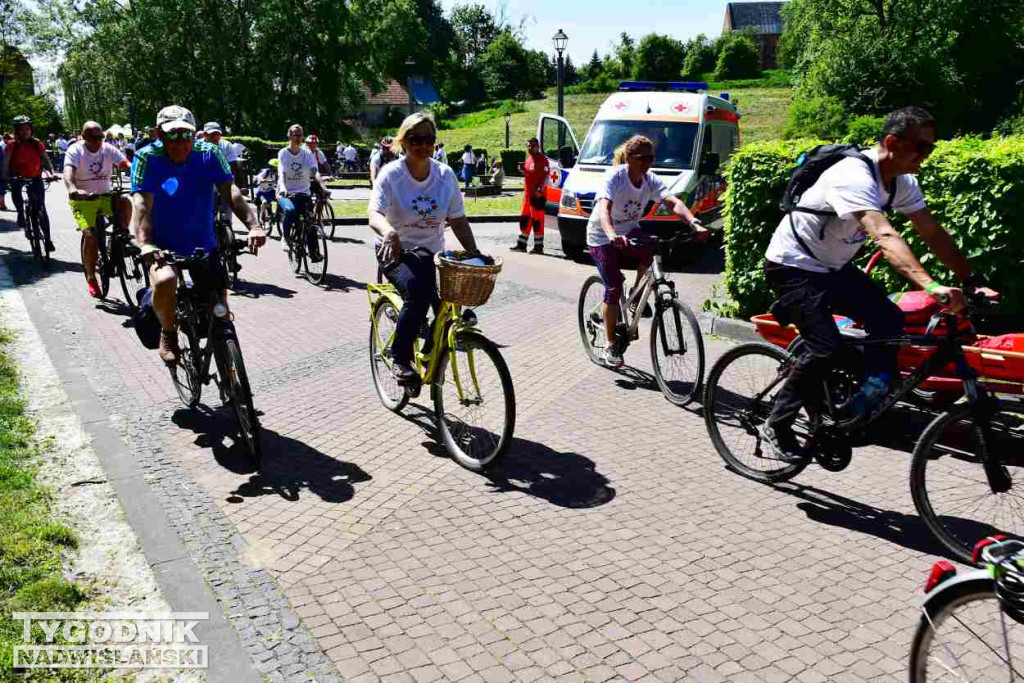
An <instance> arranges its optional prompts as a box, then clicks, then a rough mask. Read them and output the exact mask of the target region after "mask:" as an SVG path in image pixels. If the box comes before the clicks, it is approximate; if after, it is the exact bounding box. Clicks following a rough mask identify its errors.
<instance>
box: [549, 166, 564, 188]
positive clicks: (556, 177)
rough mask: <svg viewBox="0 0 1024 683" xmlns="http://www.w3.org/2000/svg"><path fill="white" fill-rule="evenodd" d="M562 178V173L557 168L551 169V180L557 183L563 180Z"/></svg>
mask: <svg viewBox="0 0 1024 683" xmlns="http://www.w3.org/2000/svg"><path fill="white" fill-rule="evenodd" d="M561 179H562V175H561V174H560V173H559V172H558V170H557V169H556V170H554V171H551V182H552V183H554V184H555V185H557V184H558V181H559V180H561Z"/></svg>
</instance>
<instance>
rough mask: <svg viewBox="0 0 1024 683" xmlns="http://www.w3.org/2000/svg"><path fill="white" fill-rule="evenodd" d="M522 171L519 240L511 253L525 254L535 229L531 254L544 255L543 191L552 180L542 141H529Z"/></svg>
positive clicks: (531, 139) (534, 139) (535, 139)
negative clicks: (542, 150) (541, 146)
mask: <svg viewBox="0 0 1024 683" xmlns="http://www.w3.org/2000/svg"><path fill="white" fill-rule="evenodd" d="M520 168H521V169H522V171H523V177H524V180H525V182H524V188H523V210H522V212H521V215H520V216H519V240H518V241H517V242H516V245H515V246H514V247H512V251H526V242H527V240H528V239H529V238H530V228H531V227H532V228H533V250H532V251H531V252H530V253H533V254H543V253H544V204H545V199H544V188H545V187H547V185H548V183H549V182H550V181H551V179H550V177H549V175H548V174H549V173H550V172H551V169H550V168H548V158H547V157H546V156H544V153H543V152H541V151H540V140H538V139H537V138H530V139H529V140H527V141H526V163H524V164H522V166H520Z"/></svg>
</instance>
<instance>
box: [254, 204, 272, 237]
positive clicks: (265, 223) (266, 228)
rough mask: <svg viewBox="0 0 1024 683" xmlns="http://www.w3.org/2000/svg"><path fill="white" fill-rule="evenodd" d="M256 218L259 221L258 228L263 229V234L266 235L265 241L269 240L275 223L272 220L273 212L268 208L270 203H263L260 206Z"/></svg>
mask: <svg viewBox="0 0 1024 683" xmlns="http://www.w3.org/2000/svg"><path fill="white" fill-rule="evenodd" d="M258 218H259V220H260V227H261V228H263V232H264V234H266V236H267V239H270V237H271V236H272V235H273V234H274V223H275V222H276V221H275V220H274V212H273V211H272V210H271V208H270V202H263V203H262V204H260V210H259V216H258Z"/></svg>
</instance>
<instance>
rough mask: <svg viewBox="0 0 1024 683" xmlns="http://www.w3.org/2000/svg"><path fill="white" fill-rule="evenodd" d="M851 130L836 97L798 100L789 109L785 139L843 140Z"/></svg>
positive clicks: (845, 113)
mask: <svg viewBox="0 0 1024 683" xmlns="http://www.w3.org/2000/svg"><path fill="white" fill-rule="evenodd" d="M879 128H881V126H879ZM849 129H850V126H849V121H848V115H847V112H846V109H845V108H844V107H843V103H842V102H840V101H839V100H837V99H835V98H834V97H808V98H797V99H796V100H795V101H794V102H793V105H792V106H791V107H790V108H789V122H788V123H787V124H786V130H785V132H784V133H783V137H787V138H794V139H799V138H824V139H826V140H841V139H843V138H844V137H846V134H847V132H848V131H849Z"/></svg>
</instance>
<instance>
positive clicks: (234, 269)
mask: <svg viewBox="0 0 1024 683" xmlns="http://www.w3.org/2000/svg"><path fill="white" fill-rule="evenodd" d="M216 229H217V239H218V240H219V241H220V267H221V271H222V274H223V277H224V284H225V286H226V287H227V288H228V289H230V290H235V289H237V288H238V250H237V249H235V244H234V242H235V231H234V230H233V229H232V227H231V223H224V222H223V221H218V222H217V225H216Z"/></svg>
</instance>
